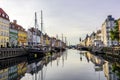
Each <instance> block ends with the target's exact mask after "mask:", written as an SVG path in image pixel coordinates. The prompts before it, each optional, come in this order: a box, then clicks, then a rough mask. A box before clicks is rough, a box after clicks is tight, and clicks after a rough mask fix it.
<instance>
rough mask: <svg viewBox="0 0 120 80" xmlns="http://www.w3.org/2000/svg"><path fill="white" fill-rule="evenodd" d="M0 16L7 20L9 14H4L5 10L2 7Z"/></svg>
mask: <svg viewBox="0 0 120 80" xmlns="http://www.w3.org/2000/svg"><path fill="white" fill-rule="evenodd" d="M0 17H2V18H4V19H6V20H9V16H8V15H7V14H6V12H5V11H4V10H3V9H2V8H0Z"/></svg>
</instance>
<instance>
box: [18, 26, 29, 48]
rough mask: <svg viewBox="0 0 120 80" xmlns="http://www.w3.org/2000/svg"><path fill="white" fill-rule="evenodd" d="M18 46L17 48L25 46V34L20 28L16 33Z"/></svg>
mask: <svg viewBox="0 0 120 80" xmlns="http://www.w3.org/2000/svg"><path fill="white" fill-rule="evenodd" d="M18 29H19V28H18ZM18 45H19V46H23V45H27V32H26V31H25V29H23V28H22V27H20V29H19V31H18Z"/></svg>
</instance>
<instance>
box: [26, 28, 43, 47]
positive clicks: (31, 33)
mask: <svg viewBox="0 0 120 80" xmlns="http://www.w3.org/2000/svg"><path fill="white" fill-rule="evenodd" d="M27 33H28V45H30V46H36V45H39V44H40V37H41V36H40V35H41V32H40V30H38V29H37V30H35V28H30V29H28V31H27Z"/></svg>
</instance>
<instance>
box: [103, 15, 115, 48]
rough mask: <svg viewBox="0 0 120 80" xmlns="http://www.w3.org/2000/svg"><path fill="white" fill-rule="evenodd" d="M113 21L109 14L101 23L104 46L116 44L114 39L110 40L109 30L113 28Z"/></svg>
mask: <svg viewBox="0 0 120 80" xmlns="http://www.w3.org/2000/svg"><path fill="white" fill-rule="evenodd" d="M114 21H115V20H114V18H112V16H111V15H109V16H108V17H107V19H106V20H105V22H104V23H103V25H102V40H103V44H104V46H111V45H116V43H117V42H116V41H112V40H111V38H110V30H111V29H113V28H114V26H115V23H114ZM112 43H113V44H112Z"/></svg>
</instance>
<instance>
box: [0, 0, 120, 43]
mask: <svg viewBox="0 0 120 80" xmlns="http://www.w3.org/2000/svg"><path fill="white" fill-rule="evenodd" d="M0 7H1V8H3V9H4V10H5V12H6V13H7V14H8V15H9V17H10V20H11V21H13V20H14V19H16V20H17V23H18V24H20V25H22V26H23V27H24V28H25V29H28V28H30V26H33V25H34V13H35V12H37V19H38V24H39V25H40V11H41V10H42V11H43V21H44V26H43V27H44V32H46V33H47V34H48V35H50V36H56V35H57V34H58V37H59V38H60V39H61V34H63V35H64V36H66V37H67V40H68V42H70V44H77V43H79V37H82V39H84V37H85V35H86V34H90V33H92V32H93V31H96V30H97V29H100V28H101V25H102V23H103V22H104V20H105V18H106V17H107V16H108V15H112V16H113V17H114V18H115V19H118V18H119V17H120V9H119V8H120V0H0Z"/></svg>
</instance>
